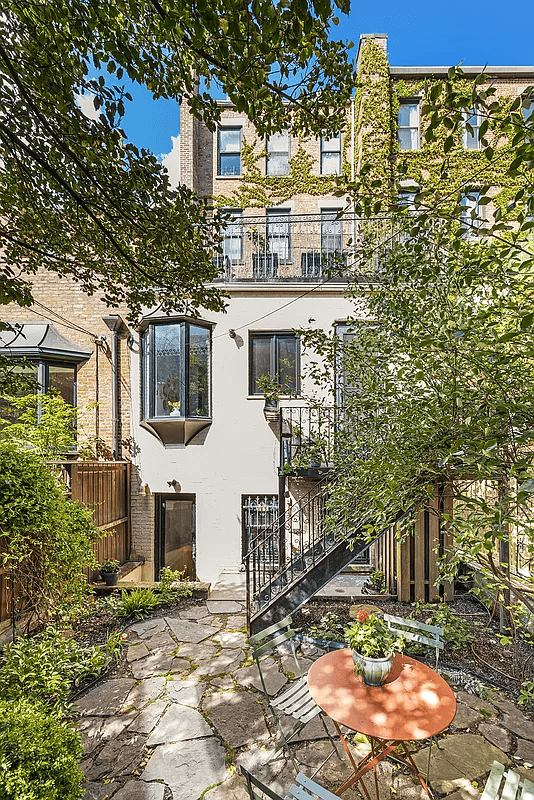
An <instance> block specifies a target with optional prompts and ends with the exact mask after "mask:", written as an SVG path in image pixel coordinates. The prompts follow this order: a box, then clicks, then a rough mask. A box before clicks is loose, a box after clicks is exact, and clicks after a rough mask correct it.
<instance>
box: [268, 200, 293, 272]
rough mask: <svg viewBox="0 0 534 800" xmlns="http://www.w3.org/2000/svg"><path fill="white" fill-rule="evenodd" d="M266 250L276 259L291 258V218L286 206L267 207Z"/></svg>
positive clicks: (287, 259)
mask: <svg viewBox="0 0 534 800" xmlns="http://www.w3.org/2000/svg"><path fill="white" fill-rule="evenodd" d="M267 252H268V253H275V254H276V255H277V256H278V259H277V260H278V261H289V260H290V259H291V220H290V217H289V209H288V208H269V209H267Z"/></svg>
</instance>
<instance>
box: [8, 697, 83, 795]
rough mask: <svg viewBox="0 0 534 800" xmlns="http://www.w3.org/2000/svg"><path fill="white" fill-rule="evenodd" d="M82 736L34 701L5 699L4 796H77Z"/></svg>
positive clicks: (80, 773) (79, 790)
mask: <svg viewBox="0 0 534 800" xmlns="http://www.w3.org/2000/svg"><path fill="white" fill-rule="evenodd" d="M81 755H82V746H81V743H80V735H79V733H77V732H76V731H74V730H73V729H72V728H71V727H69V725H68V724H67V723H66V722H63V721H61V720H60V719H59V718H58V717H57V716H55V715H53V714H51V713H50V710H49V709H48V708H47V707H46V706H43V705H41V704H40V703H35V701H34V700H33V699H31V700H29V699H25V698H19V699H17V700H14V701H13V700H8V699H5V698H2V700H0V796H1V797H2V798H3V800H77V798H81V797H83V794H84V791H85V790H84V786H83V783H84V777H83V773H82V771H81V770H80V768H79V767H78V759H79V758H80V757H81Z"/></svg>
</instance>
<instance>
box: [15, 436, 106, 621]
mask: <svg viewBox="0 0 534 800" xmlns="http://www.w3.org/2000/svg"><path fill="white" fill-rule="evenodd" d="M100 535H101V534H100V532H99V531H98V530H97V529H96V528H95V526H94V524H93V522H92V514H91V512H90V511H88V510H87V509H85V508H83V507H82V506H81V505H79V504H78V503H75V502H73V501H72V500H70V499H69V498H68V497H66V489H65V486H64V485H63V484H62V483H61V482H60V480H59V479H58V478H57V477H56V476H55V475H54V474H53V473H52V471H51V469H49V468H48V467H47V466H46V465H45V464H43V463H42V462H41V460H40V458H39V457H38V456H37V455H35V454H34V453H31V452H29V451H27V450H20V449H16V448H15V447H14V446H13V445H12V444H11V443H6V442H0V565H1V566H3V567H5V568H6V569H7V571H8V578H9V580H10V581H14V582H15V583H16V584H17V586H18V587H19V595H18V600H17V602H18V609H19V611H20V610H21V609H22V608H23V609H24V611H25V613H26V614H28V616H29V618H30V619H31V618H34V617H37V618H38V619H40V620H44V619H46V618H47V617H59V616H61V614H62V613H64V612H66V611H68V610H69V609H71V608H72V607H73V606H76V605H81V604H83V603H84V602H85V599H86V591H87V586H86V582H85V579H84V577H83V575H82V569H83V568H84V567H85V566H86V565H91V566H94V565H95V558H94V554H93V550H92V543H93V542H94V541H96V540H97V539H98V538H99V536H100Z"/></svg>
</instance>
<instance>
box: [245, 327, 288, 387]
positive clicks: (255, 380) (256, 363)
mask: <svg viewBox="0 0 534 800" xmlns="http://www.w3.org/2000/svg"><path fill="white" fill-rule="evenodd" d="M263 376H267V377H269V378H275V379H276V380H277V382H278V384H279V386H280V387H281V391H282V394H292V395H295V394H298V393H299V392H300V340H299V338H298V336H296V335H295V334H294V333H293V332H288V331H277V332H269V333H251V334H250V335H249V394H251V395H263V391H262V390H261V388H260V383H261V382H260V378H262V377H263Z"/></svg>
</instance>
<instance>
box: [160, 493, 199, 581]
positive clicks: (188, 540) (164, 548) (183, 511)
mask: <svg viewBox="0 0 534 800" xmlns="http://www.w3.org/2000/svg"><path fill="white" fill-rule="evenodd" d="M195 512H196V506H195V495H194V494H181V495H176V494H171V495H161V494H160V495H156V541H155V573H156V574H155V579H156V580H159V574H160V571H161V569H162V567H170V568H171V569H174V570H180V571H181V570H185V576H186V578H191V579H192V580H194V579H195V577H196V570H195V517H196V513H195Z"/></svg>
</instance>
